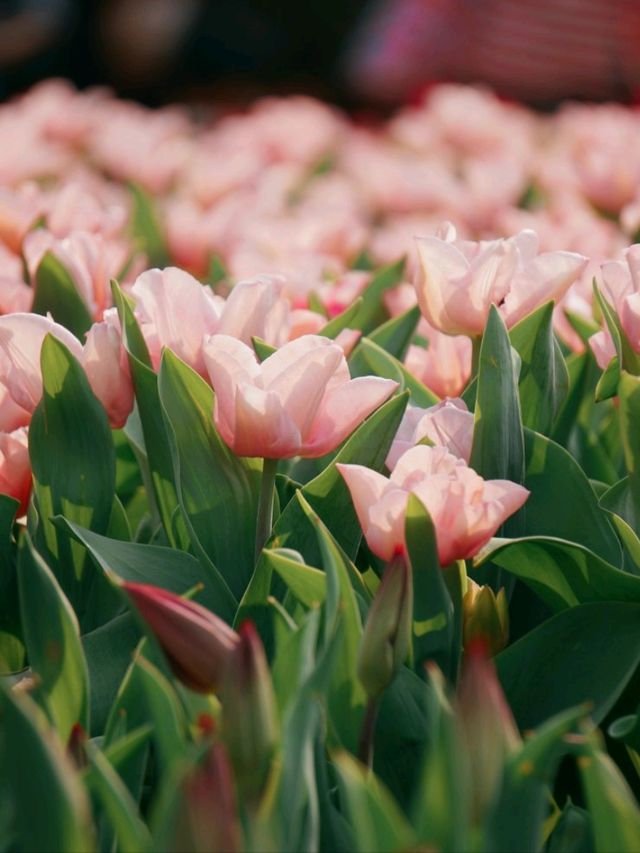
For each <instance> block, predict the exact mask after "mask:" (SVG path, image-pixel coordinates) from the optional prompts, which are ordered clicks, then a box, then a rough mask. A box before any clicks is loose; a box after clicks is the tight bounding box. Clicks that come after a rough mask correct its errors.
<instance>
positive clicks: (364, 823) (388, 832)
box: [332, 752, 414, 853]
mask: <svg viewBox="0 0 640 853" xmlns="http://www.w3.org/2000/svg"><path fill="white" fill-rule="evenodd" d="M332 764H333V766H334V768H335V770H336V773H337V776H338V782H339V787H340V793H341V799H343V800H344V803H345V806H346V812H347V816H348V818H349V823H350V824H351V827H352V830H353V836H352V837H353V847H352V848H351V849H353V850H355V851H359V853H394V851H397V850H407V849H410V848H411V846H412V845H413V843H414V833H413V830H412V829H411V826H410V825H409V823H408V822H407V819H406V817H405V816H404V814H403V813H402V811H401V810H400V808H399V806H398V804H397V803H396V802H395V800H394V799H393V797H392V796H391V794H390V793H389V791H388V790H387V789H386V788H385V786H384V785H383V784H382V783H381V782H379V781H378V779H377V778H376V777H375V775H374V774H373V773H371V772H370V771H369V770H368V769H367V768H366V767H365V766H364V765H362V764H360V763H359V762H358V761H356V760H355V758H353V756H351V755H349V753H347V752H337V753H334V754H333V755H332Z"/></svg>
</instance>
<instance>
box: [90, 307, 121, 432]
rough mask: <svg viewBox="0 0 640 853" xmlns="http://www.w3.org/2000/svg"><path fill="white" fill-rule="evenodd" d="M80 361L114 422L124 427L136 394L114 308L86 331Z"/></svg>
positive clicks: (96, 393) (110, 420) (110, 419)
mask: <svg viewBox="0 0 640 853" xmlns="http://www.w3.org/2000/svg"><path fill="white" fill-rule="evenodd" d="M80 363H81V364H82V367H83V368H84V371H85V373H86V374H87V379H88V380H89V384H90V385H91V388H92V390H93V393H94V394H95V395H96V397H97V398H98V399H99V400H100V402H101V403H102V405H103V406H104V408H105V410H106V412H107V416H108V418H109V423H110V424H111V426H112V427H114V428H119V427H123V426H124V425H125V423H126V421H127V418H128V417H129V415H130V414H131V410H132V409H133V398H134V394H133V384H132V382H131V373H130V371H129V359H128V357H127V353H126V351H125V349H124V346H123V345H122V334H121V329H120V320H119V319H118V312H117V311H116V309H115V308H109V309H108V310H107V311H105V312H104V318H103V320H102V322H100V323H94V324H93V326H92V327H91V328H90V329H89V331H88V332H87V340H86V342H85V345H84V347H83V350H82V356H81V358H80Z"/></svg>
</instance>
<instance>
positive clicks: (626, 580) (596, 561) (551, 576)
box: [474, 536, 640, 612]
mask: <svg viewBox="0 0 640 853" xmlns="http://www.w3.org/2000/svg"><path fill="white" fill-rule="evenodd" d="M486 561H491V562H492V563H495V564H496V565H498V566H500V567H501V568H503V569H506V570H507V571H508V572H511V574H513V575H515V576H516V577H518V578H520V579H521V580H523V581H524V582H525V583H526V584H527V585H528V586H529V587H531V589H532V590H533V591H534V592H535V593H537V594H538V595H539V596H540V598H541V599H542V600H543V601H544V602H545V603H546V604H547V605H548V606H549V607H550V608H551V609H552V610H553V611H555V612H558V611H560V610H564V609H566V608H568V607H574V606H575V605H577V604H586V603H588V602H595V601H629V602H635V603H638V604H640V577H636V576H634V575H631V574H628V573H626V572H623V571H621V570H620V569H617V568H615V567H614V566H612V565H610V564H609V563H607V562H605V561H604V560H603V559H602V558H601V557H598V556H597V555H596V554H594V553H593V552H592V551H589V549H588V548H585V547H584V546H582V545H579V544H577V543H574V542H566V541H564V540H562V539H548V538H545V537H543V536H532V537H528V538H523V539H506V540H505V539H494V540H492V541H491V542H490V543H489V545H488V546H487V547H486V548H485V549H484V550H483V551H482V552H481V553H480V554H478V556H477V557H476V558H475V559H474V566H481V565H482V564H483V563H484V562H486Z"/></svg>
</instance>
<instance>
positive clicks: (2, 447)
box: [0, 427, 32, 516]
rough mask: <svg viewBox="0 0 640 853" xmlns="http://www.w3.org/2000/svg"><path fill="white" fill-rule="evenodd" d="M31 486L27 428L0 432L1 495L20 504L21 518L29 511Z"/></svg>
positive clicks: (19, 512)
mask: <svg viewBox="0 0 640 853" xmlns="http://www.w3.org/2000/svg"><path fill="white" fill-rule="evenodd" d="M31 484H32V480H31V461H30V459H29V433H28V430H27V428H26V427H20V428H19V429H16V430H14V431H13V432H0V494H3V495H9V497H12V498H15V499H16V500H17V501H18V502H19V503H20V506H19V508H18V512H17V514H18V515H19V516H20V515H24V513H25V512H26V511H27V505H28V503H29V496H30V495H31Z"/></svg>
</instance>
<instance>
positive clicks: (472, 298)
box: [415, 226, 587, 337]
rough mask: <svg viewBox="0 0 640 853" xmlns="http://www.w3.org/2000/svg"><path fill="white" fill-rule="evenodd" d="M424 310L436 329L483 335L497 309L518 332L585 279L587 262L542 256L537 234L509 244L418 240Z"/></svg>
mask: <svg viewBox="0 0 640 853" xmlns="http://www.w3.org/2000/svg"><path fill="white" fill-rule="evenodd" d="M416 242H417V247H418V256H419V261H420V270H419V274H418V278H417V281H416V283H415V287H416V292H417V294H418V302H419V304H420V308H421V310H422V312H423V314H424V316H425V317H426V319H427V320H428V321H429V323H430V324H431V325H432V326H435V327H436V328H437V329H439V330H440V331H442V332H445V333H446V334H449V335H469V336H470V337H474V336H478V335H481V334H482V332H483V331H484V327H485V324H486V321H487V317H488V314H489V309H490V307H491V305H492V304H495V305H496V306H497V307H498V309H499V311H500V313H501V314H502V317H503V319H504V321H505V323H506V324H507V326H509V327H510V326H512V325H514V324H515V323H517V322H518V321H519V320H521V319H522V318H523V317H525V316H526V315H527V314H529V313H531V311H533V310H535V309H536V308H537V307H539V306H540V305H542V304H543V303H544V302H546V301H548V300H550V299H559V298H560V297H561V296H562V295H563V294H564V293H565V292H566V291H567V289H568V288H569V286H570V285H571V283H572V282H573V281H575V279H576V278H577V277H578V276H579V275H580V274H581V273H582V271H583V269H584V267H585V266H586V263H587V258H585V257H584V256H583V255H579V254H577V253H575V252H544V253H542V254H538V238H537V236H536V234H535V232H533V231H521V232H520V233H519V234H517V235H516V236H515V237H511V238H509V239H507V240H489V241H480V242H478V243H474V242H459V241H456V233H455V229H454V228H453V226H449V227H448V228H447V229H446V231H444V232H443V236H442V237H441V236H433V237H420V238H417V240H416Z"/></svg>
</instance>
